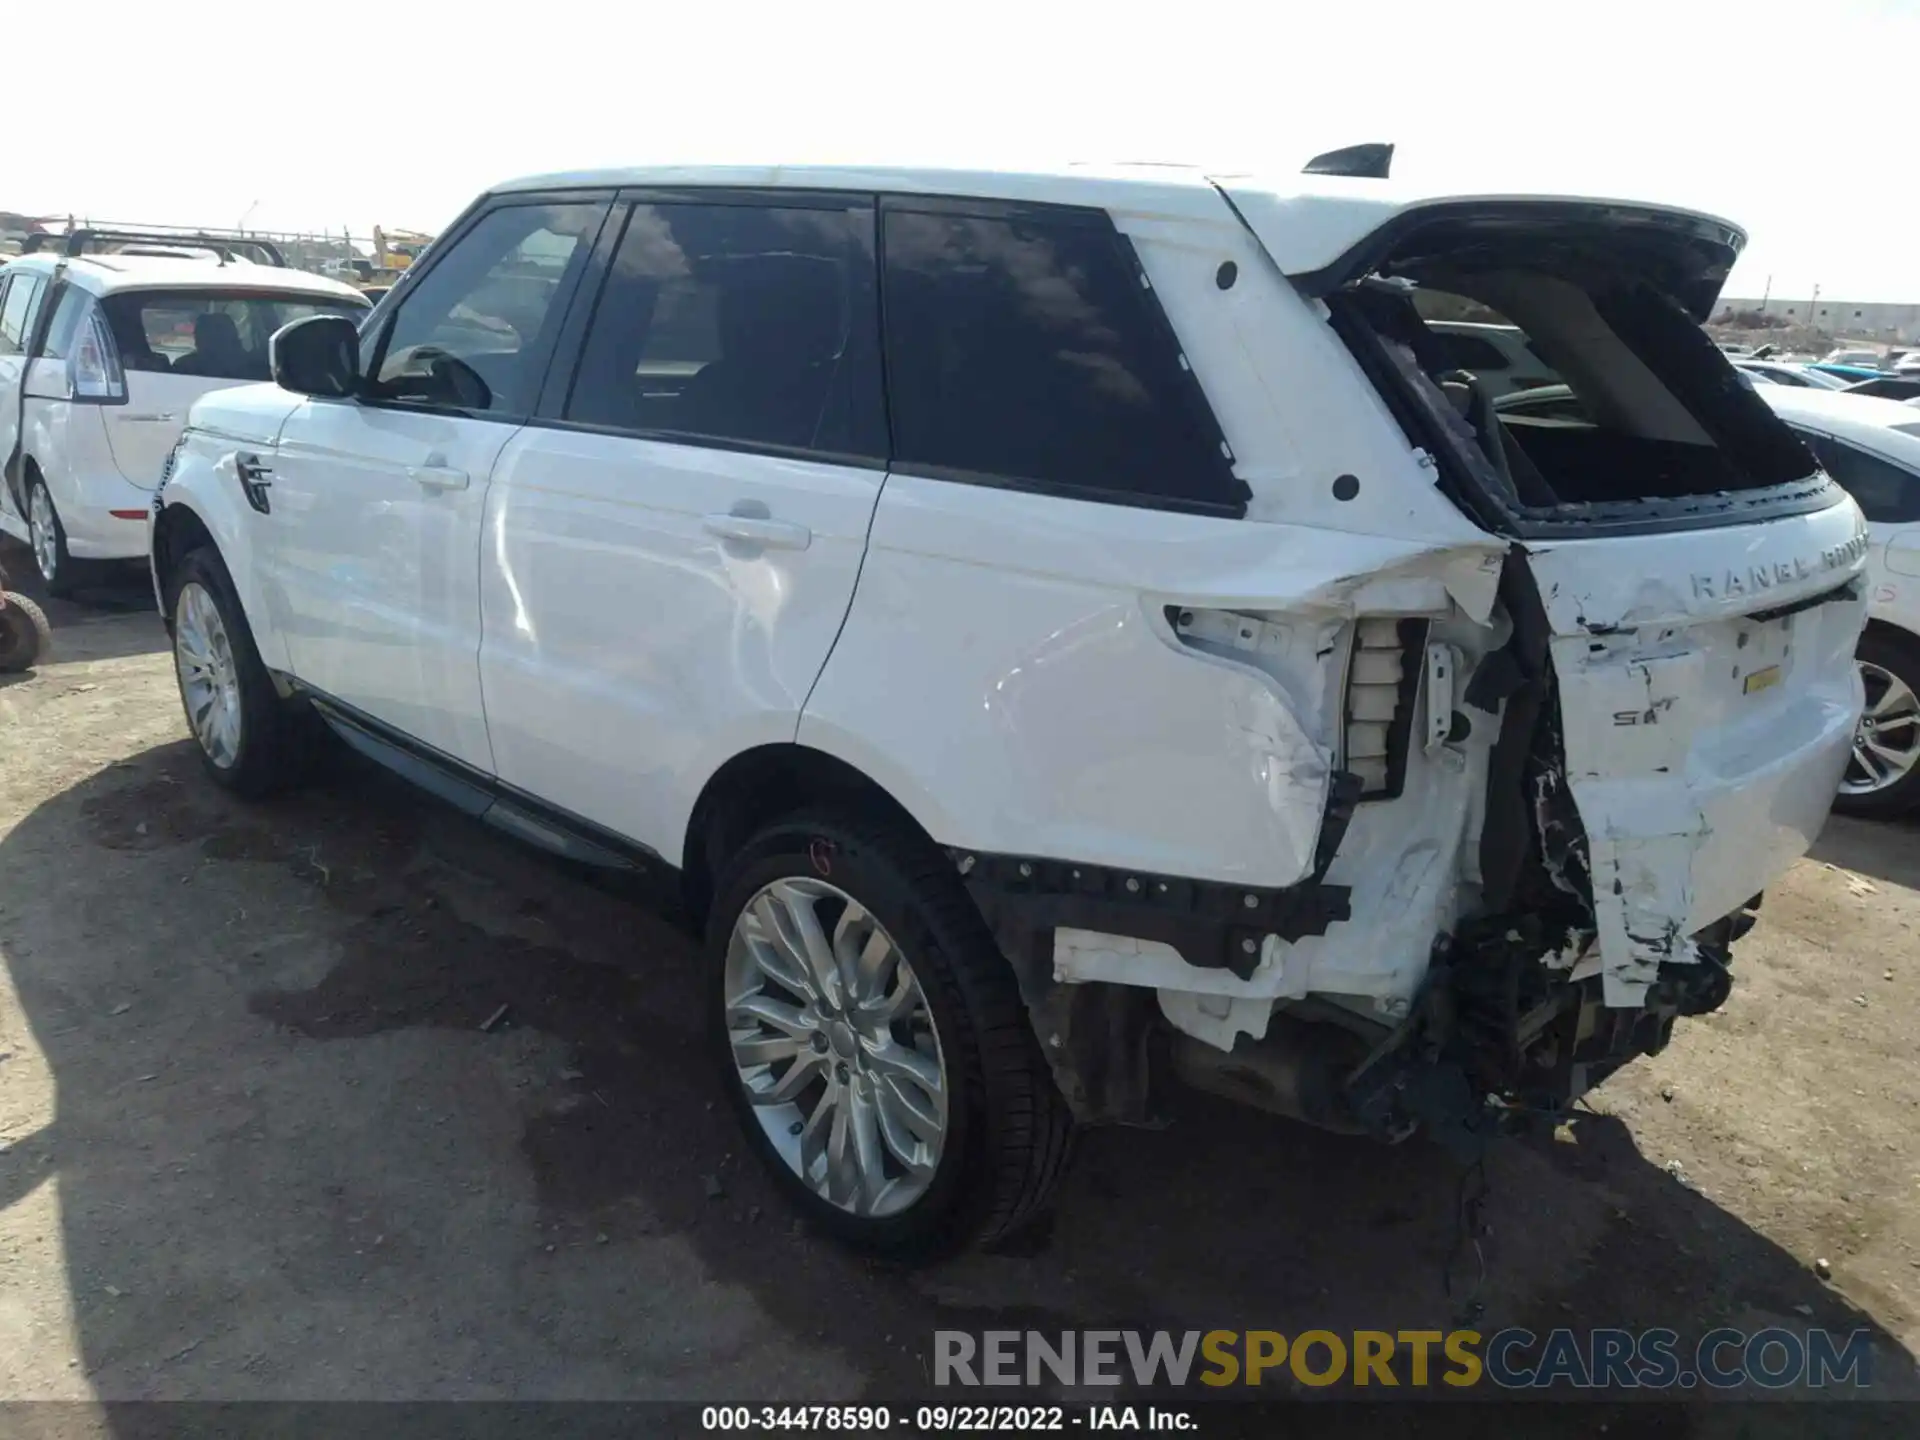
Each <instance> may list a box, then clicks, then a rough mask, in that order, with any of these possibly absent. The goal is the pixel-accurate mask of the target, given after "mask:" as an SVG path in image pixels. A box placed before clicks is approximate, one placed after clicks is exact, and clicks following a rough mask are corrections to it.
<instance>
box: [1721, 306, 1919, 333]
mask: <svg viewBox="0 0 1920 1440" xmlns="http://www.w3.org/2000/svg"><path fill="white" fill-rule="evenodd" d="M1737 310H1759V311H1761V312H1762V313H1764V314H1765V315H1767V316H1768V317H1769V318H1775V317H1777V318H1778V319H1779V321H1780V323H1781V324H1783V325H1811V326H1813V327H1814V328H1815V329H1817V330H1825V331H1826V332H1827V333H1828V334H1829V335H1835V336H1845V337H1847V338H1850V339H1858V340H1882V341H1893V342H1897V343H1900V344H1903V345H1911V344H1914V343H1915V342H1920V304H1916V305H1891V304H1884V303H1880V302H1877V301H1859V300H1829V299H1828V298H1827V297H1826V296H1825V295H1822V296H1821V297H1820V298H1819V299H1818V300H1783V299H1781V298H1780V297H1779V296H1778V295H1775V296H1771V297H1769V298H1768V299H1767V300H1766V302H1765V303H1764V304H1763V303H1762V302H1761V301H1759V300H1724V299H1723V300H1722V301H1721V302H1720V304H1719V307H1718V308H1717V309H1716V310H1715V311H1714V312H1713V318H1714V319H1715V320H1725V319H1726V318H1727V317H1728V316H1730V315H1732V314H1733V313H1734V312H1735V311H1737Z"/></svg>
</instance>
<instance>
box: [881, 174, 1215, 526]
mask: <svg viewBox="0 0 1920 1440" xmlns="http://www.w3.org/2000/svg"><path fill="white" fill-rule="evenodd" d="M884 219H885V227H886V228H885V247H884V248H885V256H886V263H885V276H884V281H883V284H884V292H885V313H886V362H887V387H888V396H889V399H890V401H891V406H892V418H893V445H894V463H895V465H896V466H897V467H899V468H901V469H903V470H906V471H912V470H915V469H919V470H922V471H925V472H927V473H931V474H934V475H936V476H942V475H945V476H948V477H949V478H955V479H972V480H977V481H988V482H990V483H991V482H998V483H1014V484H1022V483H1024V484H1029V485H1034V486H1038V487H1041V488H1047V489H1053V490H1059V491H1063V492H1066V493H1072V494H1082V495H1085V496H1086V497H1087V498H1090V499H1105V500H1118V501H1123V502H1128V503H1136V504H1137V503H1147V504H1173V505H1175V506H1179V505H1190V506H1195V507H1198V508H1213V507H1216V506H1218V507H1231V506H1237V505H1238V504H1240V503H1241V502H1242V497H1243V494H1244V491H1243V489H1242V488H1241V486H1240V482H1239V481H1237V480H1236V479H1235V478H1234V477H1233V475H1232V473H1231V470H1230V468H1229V462H1228V460H1227V457H1226V454H1225V451H1224V447H1223V446H1222V444H1221V441H1220V438H1219V436H1218V433H1217V432H1216V431H1214V430H1213V428H1212V417H1211V415H1210V414H1209V413H1208V412H1207V411H1206V408H1205V402H1204V401H1203V400H1202V399H1201V398H1200V395H1199V390H1198V387H1197V385H1195V384H1194V382H1193V378H1192V376H1191V375H1189V374H1188V373H1186V372H1185V371H1184V369H1183V368H1182V365H1181V361H1180V357H1179V354H1178V351H1177V349H1176V346H1175V342H1174V340H1173V336H1172V332H1171V329H1170V328H1169V327H1168V326H1167V325H1166V322H1165V319H1164V318H1163V317H1162V316H1161V315H1160V314H1159V312H1158V305H1157V302H1156V301H1155V299H1154V297H1153V295H1152V293H1151V291H1150V290H1148V289H1147V288H1146V285H1145V282H1144V280H1143V278H1142V276H1141V275H1140V274H1139V273H1138V272H1137V271H1136V268H1135V265H1134V262H1133V257H1132V254H1131V250H1130V248H1129V247H1128V246H1127V243H1126V241H1125V240H1124V239H1123V237H1121V236H1120V235H1119V234H1118V232H1116V231H1115V229H1114V228H1113V225H1112V222H1111V221H1110V220H1109V219H1108V218H1107V217H1106V216H1105V215H1101V214H1097V213H1090V212H1081V211H1072V210H1057V211H1055V210H1048V211H1032V212H1022V213H1021V214H1020V215H1018V216H1017V217H1013V218H1008V217H1006V216H1004V215H1001V216H989V215H985V214H979V215H975V214H954V213H944V212H943V213H927V212H920V211H915V210H910V209H904V208H903V209H898V210H888V211H887V212H886V214H885V217H884Z"/></svg>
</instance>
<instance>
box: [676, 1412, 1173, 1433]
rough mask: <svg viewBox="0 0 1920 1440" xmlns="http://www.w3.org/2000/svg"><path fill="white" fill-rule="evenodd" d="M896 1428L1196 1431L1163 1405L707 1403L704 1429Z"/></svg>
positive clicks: (854, 1430) (935, 1430)
mask: <svg viewBox="0 0 1920 1440" xmlns="http://www.w3.org/2000/svg"><path fill="white" fill-rule="evenodd" d="M895 1427H898V1428H900V1429H903V1430H909V1429H910V1430H911V1431H912V1432H914V1433H916V1434H928V1433H939V1432H947V1431H951V1432H955V1433H974V1432H991V1431H1019V1430H1038V1431H1051V1430H1058V1431H1065V1430H1152V1431H1163V1432H1168V1433H1173V1432H1179V1431H1195V1430H1198V1429H1199V1428H1200V1427H1199V1424H1198V1422H1197V1421H1196V1420H1195V1419H1194V1416H1193V1414H1192V1412H1191V1411H1187V1410H1181V1409H1177V1408H1169V1407H1165V1406H1159V1405H920V1406H916V1407H915V1408H913V1409H912V1410H905V1409H902V1410H898V1411H896V1410H893V1409H891V1408H890V1407H888V1406H885V1405H708V1406H705V1407H704V1408H702V1410H701V1412H700V1428H701V1429H703V1430H719V1431H727V1430H733V1431H750V1432H753V1433H755V1434H758V1433H761V1432H763V1431H768V1430H825V1431H839V1432H841V1433H843V1434H844V1433H849V1432H851V1433H856V1434H858V1433H867V1434H872V1433H876V1432H880V1431H885V1430H890V1429H893V1428H895Z"/></svg>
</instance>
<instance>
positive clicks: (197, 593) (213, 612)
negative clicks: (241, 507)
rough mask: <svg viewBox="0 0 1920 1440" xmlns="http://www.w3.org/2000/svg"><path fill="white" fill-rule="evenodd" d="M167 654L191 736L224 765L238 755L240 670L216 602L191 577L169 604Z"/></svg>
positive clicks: (217, 763)
mask: <svg viewBox="0 0 1920 1440" xmlns="http://www.w3.org/2000/svg"><path fill="white" fill-rule="evenodd" d="M173 658H174V665H175V667H176V668H177V669H178V670H179V672H180V694H181V697H182V698H183V699H185V701H186V702H187V720H188V722H189V723H190V724H191V725H192V726H193V734H194V738H195V739H196V740H198V741H199V742H200V748H201V749H202V750H204V751H206V752H207V758H208V759H209V760H211V761H212V762H213V763H214V764H215V765H218V766H219V767H220V768H221V769H222V770H225V769H226V768H227V767H228V766H230V765H232V764H233V762H234V761H235V760H237V759H238V758H239V756H240V671H239V668H238V667H237V666H236V665H235V664H234V660H233V646H232V644H231V643H230V642H229V641H228V639H227V625H226V622H225V621H224V620H222V619H221V618H220V607H219V606H218V605H216V604H215V603H214V599H213V596H212V595H210V594H209V593H208V592H207V589H206V587H205V586H204V585H202V584H201V583H200V582H199V581H197V580H189V581H188V582H187V583H186V584H185V585H184V586H182V587H181V590H180V598H179V600H178V601H177V602H176V603H175V606H174V616H173Z"/></svg>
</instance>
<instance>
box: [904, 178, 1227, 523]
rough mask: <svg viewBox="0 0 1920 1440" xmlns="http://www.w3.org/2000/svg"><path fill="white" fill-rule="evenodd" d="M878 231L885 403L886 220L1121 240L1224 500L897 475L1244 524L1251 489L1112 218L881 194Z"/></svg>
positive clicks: (1009, 479) (976, 475) (937, 470)
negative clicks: (1081, 231) (959, 221)
mask: <svg viewBox="0 0 1920 1440" xmlns="http://www.w3.org/2000/svg"><path fill="white" fill-rule="evenodd" d="M879 208H880V215H879V225H878V227H877V233H876V236H875V249H874V259H875V265H876V268H877V269H878V272H879V286H880V290H879V294H880V303H881V312H880V321H881V330H880V335H881V357H880V358H881V367H880V369H881V375H882V378H883V383H884V384H885V385H886V387H887V393H888V396H889V398H891V395H892V390H893V380H892V376H891V374H890V373H889V371H888V367H887V363H886V362H887V356H888V354H889V353H890V350H889V347H888V346H887V344H886V338H887V328H886V273H887V253H886V247H887V226H886V217H887V216H888V215H890V214H896V213H897V214H908V215H951V216H956V217H964V218H967V219H975V220H1016V221H1017V220H1025V221H1028V222H1031V223H1034V224H1047V225H1069V226H1078V227H1081V228H1085V229H1089V230H1099V231H1104V232H1106V233H1107V234H1110V235H1112V236H1113V237H1114V239H1115V240H1116V241H1118V242H1119V245H1120V252H1121V254H1122V256H1123V257H1124V258H1125V259H1126V260H1127V262H1128V263H1129V264H1130V265H1131V267H1132V269H1133V275H1134V279H1135V281H1136V282H1137V283H1138V284H1139V286H1140V288H1141V290H1142V292H1143V293H1144V298H1145V305H1146V314H1147V322H1148V325H1149V327H1150V328H1152V329H1153V331H1154V333H1155V335H1156V337H1157V338H1158V339H1159V341H1160V342H1161V343H1162V344H1163V345H1164V346H1165V347H1166V348H1167V350H1168V352H1169V353H1170V354H1171V355H1172V356H1173V359H1174V369H1175V370H1176V372H1177V373H1178V374H1179V375H1180V377H1181V378H1180V403H1181V404H1182V405H1183V406H1185V407H1186V408H1187V409H1188V410H1189V412H1190V415H1191V418H1192V419H1193V420H1194V422H1195V423H1196V424H1197V425H1198V426H1199V427H1200V432H1201V434H1202V435H1203V436H1205V437H1206V438H1207V440H1208V441H1209V444H1210V446H1211V448H1212V450H1213V452H1214V453H1215V454H1216V455H1217V456H1218V457H1219V466H1220V470H1221V472H1222V473H1223V474H1224V477H1225V479H1224V488H1225V491H1226V493H1227V494H1228V495H1229V496H1232V497H1236V498H1232V499H1227V500H1220V501H1214V500H1201V499H1195V498H1192V497H1187V496H1178V495H1166V494H1154V493H1152V492H1149V491H1145V490H1125V489H1108V488H1106V487H1104V486H1088V485H1069V484H1063V483H1061V482H1060V481H1056V480H1038V479H1035V478H1034V477H1032V476H1030V475H1002V474H999V473H997V472H986V471H979V470H961V469H955V468H951V467H948V466H941V465H926V464H921V463H918V462H915V461H902V460H895V461H894V462H893V464H892V466H891V467H890V468H891V470H892V472H893V473H894V474H896V475H911V476H914V477H916V478H919V479H926V480H943V481H949V482H952V483H954V484H960V485H978V486H982V487H984V488H987V489H994V490H1014V491H1022V492H1025V493H1028V494H1034V495H1052V496H1056V497H1058V498H1060V499H1063V500H1085V501H1090V502H1093V503H1095V504H1101V505H1124V506H1128V507H1130V508H1132V509H1141V510H1168V511H1173V512H1175V513H1178V514H1183V515H1219V516H1224V517H1226V518H1228V519H1233V520H1241V519H1245V518H1246V513H1247V505H1248V502H1249V501H1251V500H1252V498H1253V491H1252V489H1251V487H1249V486H1248V484H1247V482H1246V481H1244V480H1242V479H1241V478H1240V477H1239V476H1238V475H1236V474H1234V473H1233V466H1234V463H1235V462H1234V454H1233V448H1232V446H1231V445H1229V444H1228V442H1227V438H1226V433H1225V431H1223V430H1222V429H1221V427H1220V420H1219V417H1218V416H1217V415H1215V414H1214V411H1213V405H1212V403H1211V402H1210V401H1209V400H1208V399H1207V395H1206V390H1205V388H1204V387H1203V386H1202V385H1201V383H1200V377H1199V376H1198V375H1197V374H1195V373H1194V369H1193V364H1192V362H1191V361H1189V360H1188V359H1187V354H1186V350H1185V348H1184V347H1183V346H1182V345H1181V343H1180V337H1179V333H1178V332H1177V331H1176V330H1175V329H1174V328H1173V321H1172V320H1171V319H1170V318H1169V317H1168V315H1167V312H1166V307H1164V306H1163V305H1161V303H1160V295H1159V292H1158V291H1157V290H1155V289H1154V286H1153V281H1152V279H1151V278H1150V277H1149V276H1148V275H1147V271H1146V266H1145V265H1143V264H1142V263H1141V260H1140V252H1139V250H1138V249H1137V248H1136V247H1135V245H1134V243H1133V237H1132V236H1130V235H1128V234H1127V233H1126V232H1125V231H1124V230H1122V229H1121V228H1120V227H1119V225H1117V224H1116V223H1114V219H1113V216H1112V215H1111V214H1110V213H1109V212H1107V211H1106V210H1103V209H1100V208H1099V207H1097V206H1086V205H1060V204H1053V203H1049V202H1036V201H1026V200H993V199H976V198H972V197H968V196H958V195H913V194H896V193H887V194H883V195H881V196H880V207H879ZM887 429H888V448H889V449H895V448H897V447H896V445H895V443H894V441H893V414H892V407H891V404H889V407H888V414H887Z"/></svg>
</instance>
